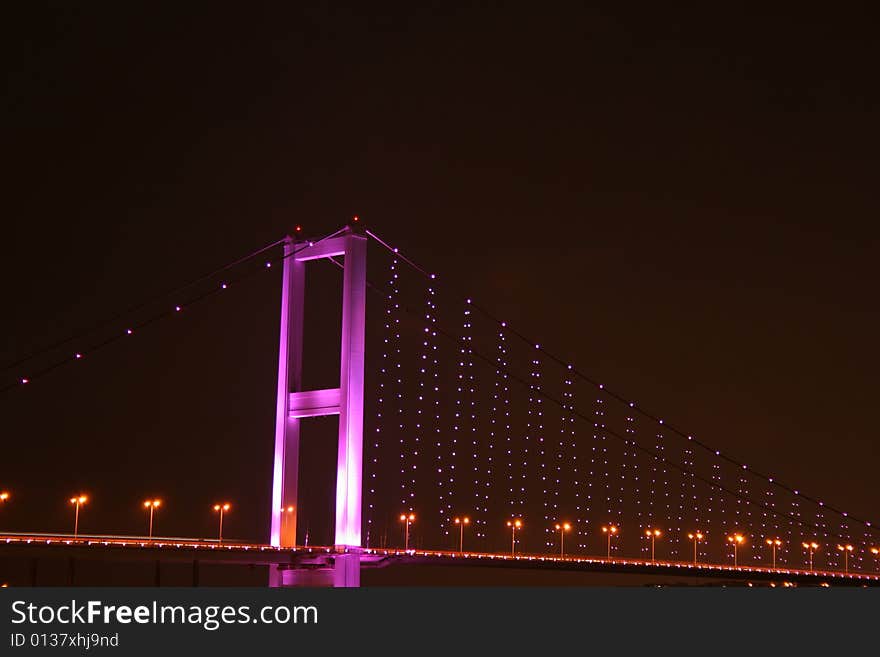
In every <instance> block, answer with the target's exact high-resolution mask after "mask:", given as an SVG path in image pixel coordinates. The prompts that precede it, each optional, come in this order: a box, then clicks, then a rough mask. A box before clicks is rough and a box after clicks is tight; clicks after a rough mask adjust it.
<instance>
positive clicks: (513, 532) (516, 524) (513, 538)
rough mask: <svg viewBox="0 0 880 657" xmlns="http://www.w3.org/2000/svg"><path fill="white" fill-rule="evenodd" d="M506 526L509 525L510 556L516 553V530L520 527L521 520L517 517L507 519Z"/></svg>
mask: <svg viewBox="0 0 880 657" xmlns="http://www.w3.org/2000/svg"><path fill="white" fill-rule="evenodd" d="M507 526H508V527H510V556H513V555H515V554H516V530H517V529H522V526H523V524H522V520H520V519H519V518H515V519H513V520H508V521H507Z"/></svg>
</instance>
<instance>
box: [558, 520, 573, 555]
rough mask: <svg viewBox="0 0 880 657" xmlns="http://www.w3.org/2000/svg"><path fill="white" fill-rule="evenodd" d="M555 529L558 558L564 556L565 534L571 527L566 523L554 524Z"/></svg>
mask: <svg viewBox="0 0 880 657" xmlns="http://www.w3.org/2000/svg"><path fill="white" fill-rule="evenodd" d="M556 529H557V530H558V531H559V556H560V557H564V556H565V532H567V531H569V530H570V529H571V525H570V524H569V523H567V522H563V523H562V524H559V523H558V522H557V523H556Z"/></svg>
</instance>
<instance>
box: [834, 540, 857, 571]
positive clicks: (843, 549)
mask: <svg viewBox="0 0 880 657" xmlns="http://www.w3.org/2000/svg"><path fill="white" fill-rule="evenodd" d="M837 549H838V550H840V551H841V552H843V572H844V573H845V574H849V553H850V552H852V551H853V546H852V545H850V544H849V543H847V544H846V545H838V546H837Z"/></svg>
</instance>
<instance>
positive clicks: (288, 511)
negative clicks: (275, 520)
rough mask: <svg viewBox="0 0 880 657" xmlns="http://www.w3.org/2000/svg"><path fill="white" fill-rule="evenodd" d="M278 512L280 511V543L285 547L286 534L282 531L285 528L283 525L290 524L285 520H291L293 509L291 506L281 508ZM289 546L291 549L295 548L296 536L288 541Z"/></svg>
mask: <svg viewBox="0 0 880 657" xmlns="http://www.w3.org/2000/svg"><path fill="white" fill-rule="evenodd" d="M280 511H281V538H282V541H281V543H282V545H283V546H284V547H287V538H288V536H287V532H286V531H285V530H284V527H285V525H288V524H290V523H289V521H288V520H287V519H288V518H293V511H294V508H293V506H292V505H291V506H283V507H281V509H280ZM290 544H291V545H292V546H293V547H296V536H294V537H293V540H292V541H290Z"/></svg>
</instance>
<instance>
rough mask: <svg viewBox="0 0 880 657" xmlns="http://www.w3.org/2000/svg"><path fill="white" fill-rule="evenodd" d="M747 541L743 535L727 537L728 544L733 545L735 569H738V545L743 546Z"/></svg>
mask: <svg viewBox="0 0 880 657" xmlns="http://www.w3.org/2000/svg"><path fill="white" fill-rule="evenodd" d="M745 540H746V539H745V537H744V536H743V535H742V534H734V535H733V536H728V537H727V542H728V543H731V544H732V545H733V567H734V568H736V567H737V561H736V547H737V546H738V545H742V544H743V541H745Z"/></svg>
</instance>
